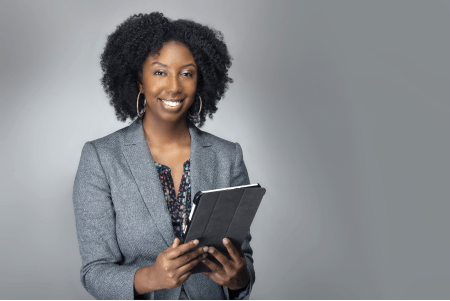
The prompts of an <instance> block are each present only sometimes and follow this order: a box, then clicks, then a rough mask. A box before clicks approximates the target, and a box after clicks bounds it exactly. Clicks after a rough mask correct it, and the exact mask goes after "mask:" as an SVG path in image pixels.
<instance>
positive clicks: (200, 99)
mask: <svg viewBox="0 0 450 301" xmlns="http://www.w3.org/2000/svg"><path fill="white" fill-rule="evenodd" d="M198 98H199V99H200V110H199V111H198V113H197V115H196V116H192V115H191V114H189V116H191V117H192V118H194V117H197V116H199V115H200V112H201V111H202V98H201V97H200V95H199V96H198Z"/></svg>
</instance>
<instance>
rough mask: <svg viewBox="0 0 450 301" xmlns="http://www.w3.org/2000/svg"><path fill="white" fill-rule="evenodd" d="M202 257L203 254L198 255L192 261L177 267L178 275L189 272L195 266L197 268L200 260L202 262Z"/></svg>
mask: <svg viewBox="0 0 450 301" xmlns="http://www.w3.org/2000/svg"><path fill="white" fill-rule="evenodd" d="M202 259H203V257H202V256H197V258H195V259H194V260H191V261H189V262H188V263H186V264H184V265H182V266H180V267H179V268H178V269H177V274H178V275H183V274H185V273H187V272H189V271H190V270H192V269H193V268H195V266H196V265H197V264H199V262H200V261H201V260H202Z"/></svg>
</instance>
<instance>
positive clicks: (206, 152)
mask: <svg viewBox="0 0 450 301" xmlns="http://www.w3.org/2000/svg"><path fill="white" fill-rule="evenodd" d="M188 127H189V134H190V136H191V157H190V171H191V176H190V181H191V202H192V199H193V198H194V196H195V193H196V192H197V191H200V190H209V189H213V188H215V185H216V181H215V180H216V179H215V177H214V173H215V172H217V171H216V168H217V165H216V162H215V158H214V153H213V152H212V151H211V148H210V147H209V146H211V143H210V142H209V141H207V140H208V139H206V135H205V134H204V133H203V132H202V131H201V130H199V129H198V128H197V127H196V126H195V125H194V124H193V123H191V122H190V121H188ZM122 151H123V154H124V156H125V158H126V160H127V163H128V165H129V167H130V170H131V173H132V175H133V177H134V179H135V181H136V184H137V186H138V188H139V191H140V193H141V195H142V198H143V200H144V202H145V205H146V207H147V209H148V211H149V213H150V216H151V217H152V219H153V220H154V221H155V224H156V226H157V228H158V230H159V232H160V233H161V235H162V237H163V238H164V240H165V241H166V243H167V246H170V245H172V243H173V240H174V239H175V234H174V232H173V226H172V218H171V216H170V212H169V209H168V208H167V204H166V201H165V199H164V194H163V190H162V186H161V181H160V179H159V175H158V171H157V170H156V167H155V161H154V160H153V157H152V154H151V152H150V149H149V147H148V144H147V141H146V140H145V135H144V128H143V126H142V118H137V119H136V120H135V121H134V122H133V123H132V124H131V125H130V126H129V127H128V128H127V131H126V134H125V139H124V143H123V148H122Z"/></svg>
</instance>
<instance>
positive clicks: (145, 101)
mask: <svg viewBox="0 0 450 301" xmlns="http://www.w3.org/2000/svg"><path fill="white" fill-rule="evenodd" d="M139 96H141V91H139V94H138V97H137V102H136V108H137V114H138V116H139V117H142V116H144V114H142V115H140V114H139ZM146 104H147V99H144V113H145V105H146Z"/></svg>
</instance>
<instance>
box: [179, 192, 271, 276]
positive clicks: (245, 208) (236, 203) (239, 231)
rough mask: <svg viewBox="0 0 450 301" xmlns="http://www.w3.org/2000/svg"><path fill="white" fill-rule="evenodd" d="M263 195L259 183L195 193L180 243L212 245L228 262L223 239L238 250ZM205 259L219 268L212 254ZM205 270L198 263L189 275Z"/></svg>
mask: <svg viewBox="0 0 450 301" xmlns="http://www.w3.org/2000/svg"><path fill="white" fill-rule="evenodd" d="M265 193H266V189H265V188H262V187H261V185H259V183H257V184H249V185H243V186H236V187H228V188H222V189H214V190H206V191H199V192H197V193H196V195H195V197H194V200H193V205H192V208H191V214H190V216H189V223H188V226H187V228H186V231H185V232H184V233H183V237H182V243H184V242H187V241H191V240H194V239H198V240H199V244H198V245H197V246H195V248H199V247H202V246H213V247H215V248H216V249H217V250H218V251H220V252H221V253H222V254H224V255H225V256H226V257H227V258H228V259H230V256H229V254H228V250H227V249H226V247H225V246H224V245H223V242H222V239H224V238H225V237H227V238H229V239H230V241H231V242H232V243H233V245H234V246H235V247H236V249H240V248H241V246H242V243H243V242H244V240H245V238H246V236H247V233H248V231H249V230H250V225H251V223H252V222H253V219H254V217H255V215H256V211H257V210H258V207H259V205H260V203H261V200H262V198H263V196H264V194H265ZM191 250H192V249H191ZM191 250H189V251H191ZM189 251H188V252H189ZM186 253H187V252H186ZM208 259H210V260H211V261H213V262H215V263H216V264H218V265H219V266H222V265H221V264H220V263H219V262H218V261H217V260H216V259H215V257H214V256H212V255H211V254H208ZM207 271H210V269H209V268H208V267H207V266H206V265H204V264H203V263H201V262H200V263H199V264H198V265H197V266H196V267H195V268H194V269H192V274H195V273H200V272H207Z"/></svg>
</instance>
